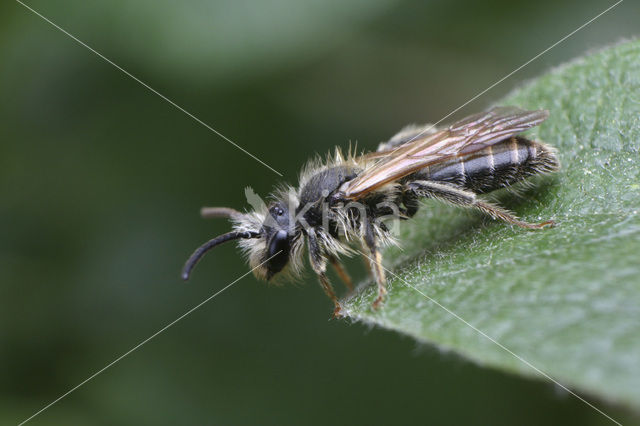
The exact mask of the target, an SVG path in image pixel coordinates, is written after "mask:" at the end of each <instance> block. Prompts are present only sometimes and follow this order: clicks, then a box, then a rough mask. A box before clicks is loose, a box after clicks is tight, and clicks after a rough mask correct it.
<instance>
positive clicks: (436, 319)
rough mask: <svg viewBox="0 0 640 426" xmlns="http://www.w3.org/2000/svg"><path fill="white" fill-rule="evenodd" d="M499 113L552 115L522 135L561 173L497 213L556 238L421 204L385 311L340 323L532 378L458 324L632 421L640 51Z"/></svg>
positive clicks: (562, 75) (353, 304) (591, 60)
mask: <svg viewBox="0 0 640 426" xmlns="http://www.w3.org/2000/svg"><path fill="white" fill-rule="evenodd" d="M498 104H499V105H516V106H520V107H523V108H528V109H536V108H541V109H548V110H549V111H550V113H551V116H550V117H549V119H548V120H547V121H546V122H544V123H543V124H542V125H541V126H540V127H539V128H536V129H534V130H533V131H531V132H530V135H531V136H532V137H533V138H534V139H537V140H543V141H546V142H547V143H549V144H551V145H553V146H555V147H556V148H557V149H558V154H559V157H560V160H561V162H562V170H561V171H560V172H559V173H557V174H556V175H555V176H552V177H547V178H544V179H540V180H537V181H536V182H535V185H534V186H533V187H530V188H528V189H525V190H524V192H523V193H522V194H520V196H517V195H514V194H511V193H504V194H500V195H499V196H497V197H495V199H496V200H497V201H498V202H499V203H501V204H502V205H503V206H505V207H507V208H509V209H511V210H512V211H515V212H516V213H517V214H518V215H519V216H520V217H522V218H524V219H525V220H528V221H532V222H535V221H542V220H546V219H553V220H555V221H556V222H557V226H556V227H554V228H551V229H545V230H540V231H527V230H523V229H519V228H517V229H516V228H512V227H511V226H508V225H506V224H504V223H501V222H496V221H493V220H491V219H487V218H485V217H482V216H481V215H479V214H476V213H474V212H470V211H467V210H461V209H456V208H454V207H450V206H444V205H441V204H438V203H436V202H433V201H428V202H426V203H425V204H424V206H423V208H422V209H421V212H420V213H419V214H418V215H417V216H416V217H415V219H414V220H410V221H407V222H405V223H403V224H402V225H401V226H402V230H401V232H400V241H401V242H402V248H403V250H401V249H398V248H390V249H388V250H386V252H385V265H386V267H387V268H389V269H390V270H391V271H393V272H394V273H395V274H397V277H394V276H393V274H388V275H389V276H388V278H389V295H388V297H387V301H386V303H385V306H384V308H383V309H380V310H378V311H374V310H372V309H371V302H372V300H373V299H374V297H375V288H374V286H369V287H367V288H366V289H365V290H363V291H361V292H360V293H359V294H358V295H357V296H355V297H354V298H352V299H351V300H349V301H347V302H346V304H345V310H346V311H347V313H348V315H349V316H350V317H352V318H355V319H357V320H361V321H364V322H367V323H372V324H376V325H379V326H382V327H385V328H389V329H393V330H396V331H398V332H401V333H404V334H407V335H410V336H412V337H414V338H416V339H417V340H419V341H421V342H428V343H431V344H434V345H436V346H438V347H440V348H443V349H446V350H452V351H454V352H457V353H458V354H461V355H463V356H465V357H467V358H469V359H471V360H473V361H475V362H477V363H479V364H481V365H487V366H492V367H497V368H500V369H503V370H507V371H511V372H515V373H520V374H524V375H530V376H534V377H535V376H537V377H541V376H540V374H539V373H537V372H536V371H535V370H534V369H532V368H531V367H530V366H528V365H527V364H526V363H525V362H522V361H521V360H519V359H517V358H516V357H515V356H514V355H513V354H511V353H509V352H508V351H507V350H505V349H503V348H501V347H500V346H498V345H497V344H495V343H493V342H492V341H491V340H490V339H489V338H487V337H486V336H483V335H482V334H480V333H479V332H478V331H475V330H474V329H473V328H472V327H470V326H469V325H467V324H465V323H464V322H463V321H462V320H464V321H466V322H468V324H470V325H473V327H476V328H477V329H478V330H481V331H482V332H483V333H486V335H487V336H489V337H491V338H492V339H495V340H496V341H497V342H499V343H500V344H502V345H504V347H505V348H507V349H508V350H509V351H512V352H513V353H515V354H518V355H519V356H521V357H522V358H523V359H524V360H526V361H528V362H529V363H531V364H532V365H534V366H535V367H537V368H538V369H540V370H541V371H543V372H545V373H546V374H548V375H550V376H551V377H553V378H554V379H555V380H557V381H558V382H560V383H562V384H563V385H565V386H568V387H570V388H572V389H575V390H576V391H578V392H582V393H586V394H587V395H596V396H599V397H601V398H604V399H607V400H610V401H615V402H619V403H624V404H628V405H632V406H635V407H640V215H638V212H640V156H639V155H638V151H639V147H640V43H639V42H637V41H634V42H628V43H624V44H620V45H617V46H615V47H612V48H609V49H606V50H603V51H600V52H597V53H595V54H592V55H589V56H587V57H585V58H582V59H580V60H577V61H574V62H571V63H569V64H566V65H564V66H562V67H560V68H558V69H555V70H553V71H551V72H549V73H548V74H546V75H543V76H542V77H540V78H538V79H537V80H535V81H533V82H531V83H529V84H528V85H526V86H525V87H522V88H520V89H518V90H516V91H515V92H514V93H512V94H511V95H509V96H508V97H507V98H506V99H504V100H503V101H501V102H499V103H498ZM412 287H414V288H412ZM420 292H421V293H423V294H424V295H421V294H420ZM429 298H431V299H433V300H434V301H437V303H438V304H440V305H442V307H441V306H438V304H436V303H435V302H433V301H431V300H430V299H429ZM443 307H444V308H446V309H448V310H450V311H451V312H452V313H455V314H456V315H458V316H459V317H460V318H456V316H454V315H453V314H452V313H450V312H447V310H445V309H444V308H443Z"/></svg>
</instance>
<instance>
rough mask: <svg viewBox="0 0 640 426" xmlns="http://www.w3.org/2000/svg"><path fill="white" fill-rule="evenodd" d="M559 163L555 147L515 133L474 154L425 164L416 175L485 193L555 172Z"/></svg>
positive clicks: (420, 177) (419, 177)
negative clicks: (511, 136)
mask: <svg viewBox="0 0 640 426" xmlns="http://www.w3.org/2000/svg"><path fill="white" fill-rule="evenodd" d="M558 167H559V163H558V159H557V158H556V156H555V153H554V151H553V149H552V148H550V147H548V146H547V145H545V144H542V143H539V142H534V141H531V140H529V139H526V138H523V137H520V136H516V137H513V138H510V139H506V140H504V141H502V142H498V143H497V144H494V145H492V146H489V147H487V148H484V149H482V150H480V151H478V152H475V153H473V154H470V155H465V156H462V157H455V158H453V159H451V160H449V161H447V162H444V163H441V164H435V165H432V166H430V167H425V168H424V169H422V170H420V171H418V172H417V173H416V175H417V176H416V178H418V179H425V180H431V181H436V182H447V183H451V184H454V185H456V186H460V187H463V188H466V189H470V190H472V191H473V192H476V193H483V192H490V191H494V190H496V189H500V188H504V187H507V186H510V185H513V184H514V183H517V182H519V181H521V180H523V179H526V178H527V177H529V176H532V175H536V174H541V173H548V172H552V171H554V170H557V169H558Z"/></svg>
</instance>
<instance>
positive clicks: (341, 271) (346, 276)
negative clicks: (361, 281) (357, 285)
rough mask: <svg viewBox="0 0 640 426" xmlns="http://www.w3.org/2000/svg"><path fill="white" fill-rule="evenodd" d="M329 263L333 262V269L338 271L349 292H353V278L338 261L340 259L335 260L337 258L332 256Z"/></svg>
mask: <svg viewBox="0 0 640 426" xmlns="http://www.w3.org/2000/svg"><path fill="white" fill-rule="evenodd" d="M329 262H331V266H333V269H335V270H336V274H338V276H339V277H340V279H341V280H342V282H343V283H344V285H346V286H347V289H349V292H353V281H351V277H350V276H349V274H348V273H347V271H346V270H345V269H344V267H343V266H342V264H341V263H340V262H339V261H338V259H336V258H335V256H330V257H329Z"/></svg>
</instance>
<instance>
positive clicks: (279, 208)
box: [256, 201, 295, 280]
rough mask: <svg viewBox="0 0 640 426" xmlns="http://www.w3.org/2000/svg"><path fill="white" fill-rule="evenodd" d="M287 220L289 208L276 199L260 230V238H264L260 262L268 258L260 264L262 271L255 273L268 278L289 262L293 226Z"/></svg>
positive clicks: (288, 218)
mask: <svg viewBox="0 0 640 426" xmlns="http://www.w3.org/2000/svg"><path fill="white" fill-rule="evenodd" d="M289 222H290V216H289V208H288V206H287V205H286V203H283V202H279V201H278V202H275V203H273V204H272V205H271V206H270V207H269V209H268V211H267V214H266V215H265V219H264V221H263V222H262V227H261V230H260V233H261V234H262V237H261V238H263V239H264V247H261V249H260V251H262V255H261V256H260V257H261V258H262V262H265V261H266V260H267V259H269V260H268V261H267V262H266V263H264V264H263V265H262V266H261V268H264V269H263V271H262V272H261V273H256V275H258V276H261V275H262V276H264V278H266V279H267V280H270V279H271V278H273V276H274V275H275V274H277V273H278V272H280V271H282V270H283V269H284V267H285V266H287V264H288V263H289V257H290V256H291V251H292V246H293V240H294V237H295V230H294V227H293V226H291V224H290V223H289Z"/></svg>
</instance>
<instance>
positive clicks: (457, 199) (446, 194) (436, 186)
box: [406, 180, 554, 229]
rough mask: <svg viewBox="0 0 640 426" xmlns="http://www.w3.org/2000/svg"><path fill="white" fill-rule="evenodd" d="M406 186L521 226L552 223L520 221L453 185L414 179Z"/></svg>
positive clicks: (538, 225) (532, 226) (535, 227)
mask: <svg viewBox="0 0 640 426" xmlns="http://www.w3.org/2000/svg"><path fill="white" fill-rule="evenodd" d="M406 186H407V189H409V190H413V191H414V192H415V194H416V195H418V196H421V197H430V198H439V199H441V200H444V201H447V202H449V203H451V204H455V205H458V206H462V207H473V208H477V209H478V210H480V211H482V212H484V213H486V214H488V215H490V216H491V217H493V218H494V219H501V220H504V221H505V222H508V223H511V224H513V225H517V226H520V227H522V228H527V229H541V228H544V227H546V226H552V225H553V224H554V222H553V221H552V220H547V221H545V222H542V223H529V222H525V221H522V220H520V219H518V218H517V217H516V216H514V215H513V214H511V213H509V212H508V211H507V210H505V209H503V208H501V207H498V206H496V205H493V204H490V203H487V202H484V201H481V200H479V199H478V198H477V196H476V194H475V193H473V192H471V191H466V190H464V189H461V188H458V187H455V186H453V185H448V184H443V183H438V182H431V181H426V180H416V181H413V182H408V183H407V184H406Z"/></svg>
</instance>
